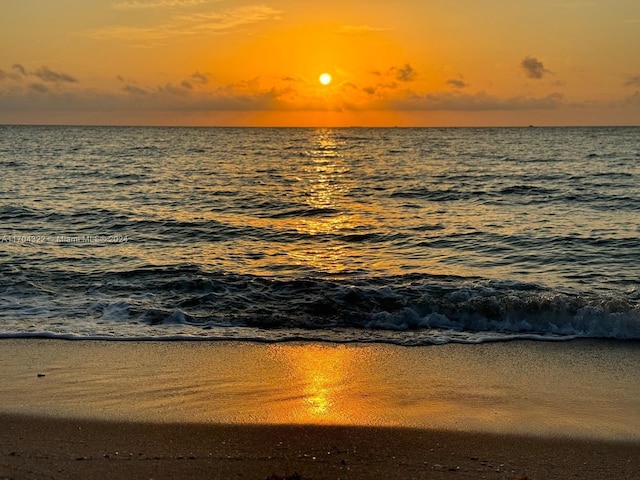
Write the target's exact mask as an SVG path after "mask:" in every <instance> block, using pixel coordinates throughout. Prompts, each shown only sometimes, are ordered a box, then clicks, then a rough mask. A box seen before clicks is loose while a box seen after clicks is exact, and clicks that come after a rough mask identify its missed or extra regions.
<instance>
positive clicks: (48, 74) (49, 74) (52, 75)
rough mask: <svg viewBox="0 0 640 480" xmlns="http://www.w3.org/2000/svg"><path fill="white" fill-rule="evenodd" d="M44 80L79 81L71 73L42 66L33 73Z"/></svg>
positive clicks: (59, 81)
mask: <svg viewBox="0 0 640 480" xmlns="http://www.w3.org/2000/svg"><path fill="white" fill-rule="evenodd" d="M32 75H35V76H36V77H38V78H39V79H40V80H42V81H43V82H53V83H77V82H78V80H77V79H76V78H75V77H72V76H71V75H68V74H66V73H61V72H54V71H53V70H50V69H49V68H48V67H41V68H39V69H38V70H36V71H35V72H33V73H32Z"/></svg>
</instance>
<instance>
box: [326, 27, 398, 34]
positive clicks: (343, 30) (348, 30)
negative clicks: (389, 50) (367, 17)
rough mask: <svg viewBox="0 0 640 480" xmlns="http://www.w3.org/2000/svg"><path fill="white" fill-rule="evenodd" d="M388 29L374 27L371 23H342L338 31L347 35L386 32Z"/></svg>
mask: <svg viewBox="0 0 640 480" xmlns="http://www.w3.org/2000/svg"><path fill="white" fill-rule="evenodd" d="M388 30H389V29H388V28H380V27H372V26H371V25H341V26H340V27H339V28H338V33H342V34H345V35H352V34H355V35H357V34H360V33H374V32H385V31H388Z"/></svg>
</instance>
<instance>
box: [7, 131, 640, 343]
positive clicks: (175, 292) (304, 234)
mask: <svg viewBox="0 0 640 480" xmlns="http://www.w3.org/2000/svg"><path fill="white" fill-rule="evenodd" d="M639 285H640V128H627V127H624V128H622V127H620V128H452V129H437V128H425V129H421V128H416V129H412V128H411V129H410V128H407V129H405V128H399V129H398V128H396V129H386V128H376V129H369V128H344V129H341V128H338V129H331V128H328V129H326V128H325V129H311V128H301V129H294V128H287V129H277V128H138V127H54V126H52V127H48V126H47V127H45V126H0V336H2V337H33V336H36V337H55V338H58V337H59V338H72V339H76V338H79V339H97V338H99V339H138V340H149V339H150V340H156V339H157V340H166V339H185V340H189V339H193V340H258V341H266V342H277V341H286V340H316V341H318V340H319V341H333V342H388V343H394V344H399V345H429V344H441V343H449V342H465V343H479V342H486V341H495V340H508V339H522V338H526V339H540V340H564V339H573V338H582V337H585V338H609V339H620V340H627V339H636V340H637V339H640V289H639Z"/></svg>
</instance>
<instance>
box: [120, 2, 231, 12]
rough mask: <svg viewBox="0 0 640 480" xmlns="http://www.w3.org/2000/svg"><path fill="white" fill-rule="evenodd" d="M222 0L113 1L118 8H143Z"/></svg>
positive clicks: (198, 3) (190, 5) (175, 6)
mask: <svg viewBox="0 0 640 480" xmlns="http://www.w3.org/2000/svg"><path fill="white" fill-rule="evenodd" d="M215 1H220V0H123V1H120V2H115V3H113V8H115V9H117V10H143V9H150V8H181V7H193V6H196V5H202V4H204V3H211V2H215Z"/></svg>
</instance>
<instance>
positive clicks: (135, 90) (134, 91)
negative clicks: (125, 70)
mask: <svg viewBox="0 0 640 480" xmlns="http://www.w3.org/2000/svg"><path fill="white" fill-rule="evenodd" d="M122 91H123V92H127V93H130V94H131V95H149V94H150V93H151V92H149V90H145V89H144V88H140V87H136V86H135V85H125V86H124V87H122Z"/></svg>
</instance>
